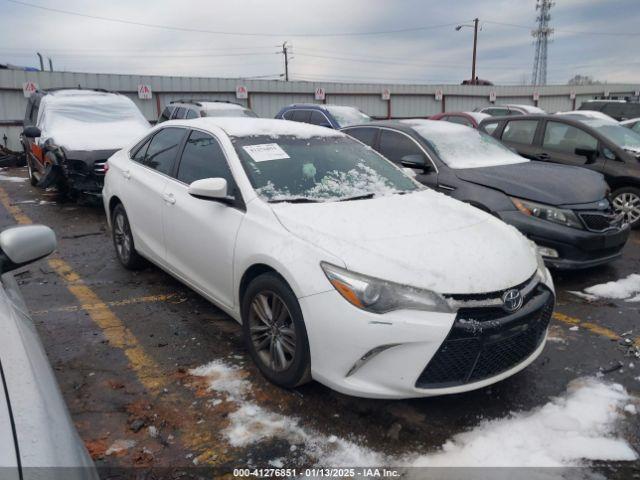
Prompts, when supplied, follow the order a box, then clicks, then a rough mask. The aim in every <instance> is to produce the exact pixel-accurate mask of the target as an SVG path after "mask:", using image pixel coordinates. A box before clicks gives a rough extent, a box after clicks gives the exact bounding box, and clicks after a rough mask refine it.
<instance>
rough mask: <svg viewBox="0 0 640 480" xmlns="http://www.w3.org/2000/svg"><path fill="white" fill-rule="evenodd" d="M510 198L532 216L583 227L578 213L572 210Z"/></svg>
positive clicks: (516, 205) (522, 210) (569, 225)
mask: <svg viewBox="0 0 640 480" xmlns="http://www.w3.org/2000/svg"><path fill="white" fill-rule="evenodd" d="M510 199H511V201H512V202H513V204H514V205H515V207H516V208H517V209H518V210H520V212H522V213H524V214H525V215H528V216H530V217H536V218H539V219H541V220H547V221H549V222H553V223H559V224H560V225H565V226H567V227H573V228H580V229H582V228H583V226H582V223H581V222H580V220H579V219H578V217H577V215H576V214H575V213H573V211H571V210H565V209H563V208H556V207H552V206H550V205H544V204H542V203H535V202H530V201H529V200H522V199H521V198H515V197H510Z"/></svg>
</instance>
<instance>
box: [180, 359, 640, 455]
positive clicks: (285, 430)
mask: <svg viewBox="0 0 640 480" xmlns="http://www.w3.org/2000/svg"><path fill="white" fill-rule="evenodd" d="M211 370H213V371H215V372H223V373H224V374H225V375H228V374H229V372H233V371H235V369H234V368H233V367H229V366H221V365H220V364H219V362H212V363H211V364H208V365H205V366H204V367H200V368H199V369H194V370H192V372H194V371H196V372H200V373H204V372H208V371H211ZM215 381H220V378H219V377H218V376H217V374H216V375H214V376H213V377H212V380H211V382H212V383H211V387H212V389H216V390H217V388H216V387H214V386H213V382H215ZM218 387H221V385H220V384H218ZM231 390H232V391H234V392H235V391H236V389H231ZM222 391H225V387H224V386H222ZM241 391H242V392H243V393H242V394H241V395H240V397H236V398H235V399H234V401H235V402H236V403H237V404H238V409H237V410H236V411H235V412H233V413H231V414H230V415H229V417H228V418H229V425H228V426H227V427H226V428H225V429H224V430H223V431H222V434H223V435H224V436H225V437H226V439H227V441H228V442H229V443H230V444H231V445H232V446H234V447H244V446H248V445H251V444H254V443H258V442H261V441H266V440H270V439H273V438H277V439H281V440H286V441H288V442H289V443H291V444H292V445H291V448H290V450H291V451H294V450H296V449H297V448H294V447H296V444H298V445H303V450H304V454H306V455H308V456H309V457H310V458H312V459H313V460H314V461H315V463H316V464H317V465H321V466H323V467H338V466H344V465H353V466H359V467H369V466H377V465H389V466H396V467H423V466H438V467H439V466H456V467H469V466H483V467H486V466H496V467H497V466H500V467H502V466H504V467H531V466H536V467H542V466H549V467H563V466H578V465H583V464H584V462H585V461H589V460H610V461H635V460H637V459H638V455H637V453H636V452H635V451H634V450H633V449H632V448H631V446H630V445H629V444H628V443H627V442H626V441H625V440H624V439H622V438H618V437H616V436H615V427H616V424H617V422H618V421H619V420H620V419H621V418H623V415H622V412H623V411H626V412H627V413H632V412H631V411H630V410H631V409H630V408H629V406H630V405H631V406H634V405H633V404H632V403H631V402H632V401H633V399H632V397H631V396H630V395H629V394H628V393H627V392H626V391H625V389H624V388H623V387H622V386H621V385H618V384H608V383H604V382H602V381H599V380H596V379H580V380H575V381H573V382H571V383H570V384H569V387H568V390H567V392H566V393H565V394H564V395H562V396H560V397H556V398H553V399H551V400H550V401H549V402H548V403H547V404H545V405H543V406H542V407H539V408H536V409H534V410H532V411H529V412H519V413H513V414H511V415H509V416H508V417H505V418H501V419H496V420H487V421H483V422H482V423H480V424H479V425H478V426H477V427H475V428H473V429H472V430H469V431H467V432H464V433H460V434H457V435H455V436H454V437H452V438H451V439H450V440H449V441H447V442H446V443H445V444H444V445H442V447H441V450H440V451H437V452H434V453H427V454H424V453H422V452H411V453H407V454H404V455H400V456H390V455H388V454H385V453H383V452H378V451H375V450H373V449H370V448H368V447H366V446H363V445H360V444H358V443H356V442H355V441H352V440H348V439H345V438H341V437H338V436H336V435H326V434H323V433H321V432H318V431H316V430H315V429H312V428H308V427H304V426H302V425H301V423H300V420H299V419H298V418H296V417H289V416H285V415H282V414H280V413H274V412H270V411H268V410H266V409H265V408H263V407H261V406H258V405H256V404H255V403H253V402H251V401H250V400H249V399H247V398H245V397H244V396H245V395H246V394H247V393H248V392H249V389H242V390H241ZM634 408H635V406H634ZM623 409H624V410H623ZM278 460H279V459H276V460H275V462H278Z"/></svg>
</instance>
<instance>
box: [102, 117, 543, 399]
mask: <svg viewBox="0 0 640 480" xmlns="http://www.w3.org/2000/svg"><path fill="white" fill-rule="evenodd" d="M108 165H109V168H108V172H107V176H106V181H105V187H104V192H103V195H104V206H105V209H106V212H107V217H108V219H109V222H110V225H111V227H112V231H113V241H114V245H115V249H116V252H117V255H118V258H119V259H120V261H121V262H122V264H123V265H124V266H125V267H127V268H137V267H139V266H140V265H141V262H142V258H143V257H144V258H146V259H148V260H150V261H151V262H153V263H155V264H157V265H159V266H160V267H161V268H163V269H164V270H166V271H167V272H169V273H171V274H172V275H174V276H175V277H177V278H179V279H180V280H181V281H183V282H184V283H186V284H187V285H189V286H190V287H191V288H193V289H194V290H196V291H197V292H199V293H200V294H202V295H203V296H205V297H206V298H208V299H209V300H210V301H212V302H213V303H215V304H216V305H217V306H219V307H220V308H221V309H223V310H224V311H225V312H227V313H228V314H229V315H231V316H232V317H233V318H234V319H236V320H237V321H238V322H240V323H241V324H242V326H243V330H244V335H245V339H246V345H247V348H248V350H249V352H250V354H251V356H252V357H253V359H254V361H255V362H256V364H257V365H258V367H259V368H260V370H261V371H262V373H263V374H264V375H265V376H266V377H267V378H268V379H269V380H271V381H273V382H274V383H276V384H278V385H281V386H284V387H294V386H296V385H300V384H302V383H304V382H306V381H308V380H310V379H311V378H314V379H316V380H318V381H319V382H322V383H324V384H325V385H328V386H329V387H331V388H334V389H336V390H338V391H341V392H344V393H348V394H353V395H359V396H366V397H377V398H405V397H417V396H429V395H440V394H448V393H457V392H463V391H467V390H472V389H476V388H480V387H483V386H485V385H489V384H491V383H494V382H497V381H499V380H501V379H504V378H506V377H508V376H510V375H513V374H514V373H516V372H518V371H520V370H522V369H523V368H525V367H526V366H527V365H528V364H530V363H531V362H532V361H533V360H534V359H535V358H536V357H537V356H538V355H539V354H540V352H541V351H542V349H543V347H544V344H545V340H546V334H547V326H548V323H549V320H550V318H551V314H552V311H553V306H554V290H553V284H552V280H551V277H550V275H549V272H548V270H547V269H546V268H545V266H544V263H543V262H542V260H541V259H540V257H539V256H537V254H536V249H535V246H534V245H533V244H532V243H531V242H530V241H528V240H527V239H526V238H525V237H523V236H522V235H521V234H520V233H518V231H517V230H516V229H514V228H513V227H510V226H508V225H506V224H504V223H502V222H501V221H500V220H498V219H496V218H494V217H492V216H491V215H489V214H486V213H484V212H482V211H480V210H478V209H476V208H473V207H470V206H468V205H466V204H463V203H461V202H458V201H457V200H453V199H451V198H449V197H446V196H445V195H442V194H440V193H437V192H434V191H432V190H428V189H426V188H424V187H422V186H421V185H419V184H418V183H416V182H415V181H414V180H413V179H412V178H410V177H409V176H407V175H406V174H405V173H404V172H403V171H402V170H401V169H399V168H397V167H396V166H395V165H393V164H392V163H391V162H389V161H388V160H386V159H385V158H384V157H382V156H380V155H379V154H378V153H376V152H375V151H373V150H372V149H370V148H367V147H365V146H364V145H363V144H361V143H360V142H358V141H356V140H354V139H352V138H350V137H348V136H346V135H345V134H343V133H341V132H338V131H334V130H330V129H326V128H322V127H317V126H313V125H308V124H303V123H296V122H289V121H283V120H266V119H233V118H200V119H195V120H189V121H186V120H185V121H169V122H165V123H163V124H162V125H159V126H157V127H155V128H154V129H153V130H152V132H151V133H150V134H148V135H146V136H145V137H144V138H141V139H140V141H139V142H137V143H136V144H135V145H134V146H132V147H131V148H128V149H125V150H122V151H121V152H118V153H117V154H115V155H114V156H113V157H111V158H110V159H109V163H108Z"/></svg>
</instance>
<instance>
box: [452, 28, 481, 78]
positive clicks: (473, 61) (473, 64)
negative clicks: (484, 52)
mask: <svg viewBox="0 0 640 480" xmlns="http://www.w3.org/2000/svg"><path fill="white" fill-rule="evenodd" d="M479 21H480V20H478V19H477V18H474V19H473V25H468V24H461V25H458V26H456V31H457V32H459V31H460V30H462V27H473V58H472V59H471V82H470V84H471V85H475V84H476V55H477V53H478V23H479Z"/></svg>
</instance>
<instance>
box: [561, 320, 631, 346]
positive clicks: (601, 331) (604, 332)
mask: <svg viewBox="0 0 640 480" xmlns="http://www.w3.org/2000/svg"><path fill="white" fill-rule="evenodd" d="M553 318H554V319H555V320H558V321H560V322H562V323H566V324H567V325H571V326H574V325H575V326H578V327H580V328H584V329H585V330H588V331H590V332H591V333H595V334H596V335H600V336H601V337H605V338H608V339H609V340H615V341H619V340H621V339H622V337H621V336H620V335H618V334H617V333H616V332H614V331H613V330H611V329H609V328H607V327H603V326H601V325H598V324H596V323H592V322H583V321H582V320H580V319H579V318H576V317H571V316H569V315H565V314H564V313H560V312H554V314H553ZM633 345H634V346H636V347H638V348H640V337H638V338H636V339H635V340H634V341H633Z"/></svg>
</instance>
